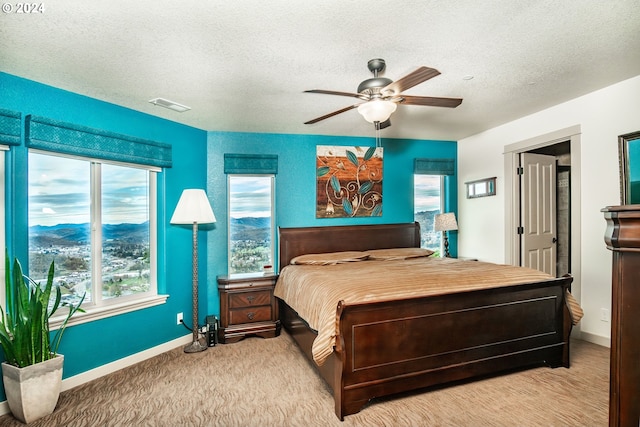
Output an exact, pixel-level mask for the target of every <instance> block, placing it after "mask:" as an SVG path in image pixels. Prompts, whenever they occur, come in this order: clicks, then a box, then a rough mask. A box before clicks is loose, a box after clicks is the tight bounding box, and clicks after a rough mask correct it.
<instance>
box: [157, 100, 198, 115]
mask: <svg viewBox="0 0 640 427" xmlns="http://www.w3.org/2000/svg"><path fill="white" fill-rule="evenodd" d="M149 102H150V103H152V104H153V105H158V106H160V107H164V108H168V109H170V110H173V111H177V112H178V113H184V112H185V111H189V110H191V107H187V106H186V105H182V104H178V103H177V102H173V101H169V100H168V99H164V98H153V99H151V100H149Z"/></svg>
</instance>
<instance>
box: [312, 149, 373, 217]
mask: <svg viewBox="0 0 640 427" xmlns="http://www.w3.org/2000/svg"><path fill="white" fill-rule="evenodd" d="M382 163H383V157H382V147H341V146H325V145H319V146H317V147H316V178H317V182H316V217H317V218H351V217H360V216H382Z"/></svg>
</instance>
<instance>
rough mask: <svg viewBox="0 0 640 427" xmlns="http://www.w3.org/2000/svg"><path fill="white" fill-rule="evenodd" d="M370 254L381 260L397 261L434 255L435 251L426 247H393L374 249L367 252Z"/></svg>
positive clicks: (371, 256) (370, 256) (370, 257)
mask: <svg viewBox="0 0 640 427" xmlns="http://www.w3.org/2000/svg"><path fill="white" fill-rule="evenodd" d="M365 253H366V254H368V255H369V259H374V260H381V261H395V260H402V259H409V258H418V257H423V256H429V255H432V254H433V253H434V252H433V251H432V250H430V249H425V248H391V249H373V250H370V251H367V252H365Z"/></svg>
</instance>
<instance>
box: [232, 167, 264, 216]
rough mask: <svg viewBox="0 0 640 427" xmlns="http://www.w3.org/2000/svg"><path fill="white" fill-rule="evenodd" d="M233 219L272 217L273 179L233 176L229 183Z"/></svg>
mask: <svg viewBox="0 0 640 427" xmlns="http://www.w3.org/2000/svg"><path fill="white" fill-rule="evenodd" d="M229 194H230V197H231V200H232V203H230V204H229V206H230V207H231V212H230V215H231V218H247V217H250V218H259V217H269V216H271V177H265V176H233V177H231V179H230V181H229Z"/></svg>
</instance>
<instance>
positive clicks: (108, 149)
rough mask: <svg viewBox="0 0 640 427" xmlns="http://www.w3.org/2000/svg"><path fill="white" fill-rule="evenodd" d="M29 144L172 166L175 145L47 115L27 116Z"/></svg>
mask: <svg viewBox="0 0 640 427" xmlns="http://www.w3.org/2000/svg"><path fill="white" fill-rule="evenodd" d="M25 136H26V144H27V147H30V148H36V149H39V150H46V151H54V152H56V153H62V154H71V155H76V156H83V157H91V158H94V159H100V160H112V161H118V162H125V163H134V164H139V165H145V166H155V167H160V168H169V167H171V145H169V144H165V143H162V142H156V141H150V140H147V139H142V138H136V137H132V136H128V135H121V134H117V133H114V132H109V131H105V130H100V129H93V128H89V127H85V126H79V125H75V124H71V123H65V122H61V121H58V120H52V119H47V118H44V117H37V116H31V115H29V116H27V117H26V135H25Z"/></svg>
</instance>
